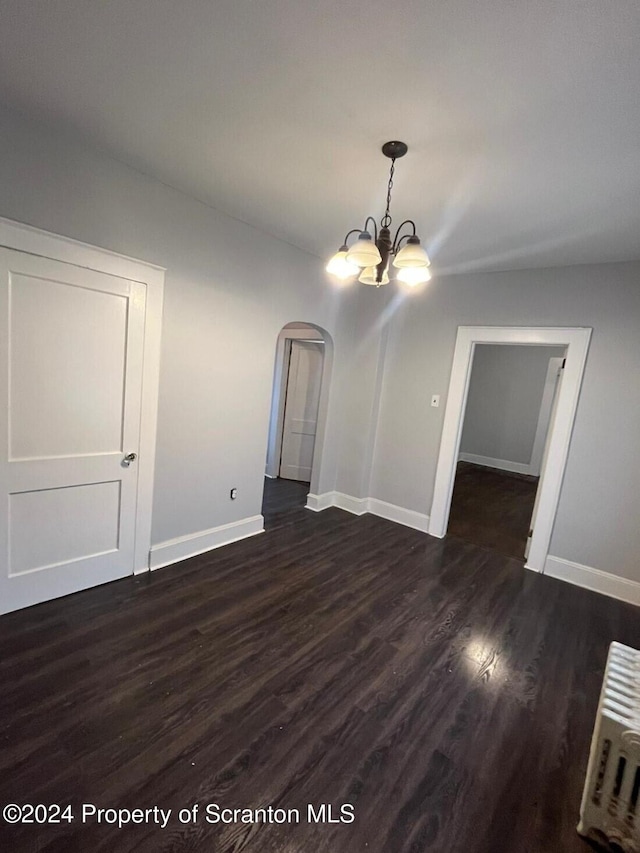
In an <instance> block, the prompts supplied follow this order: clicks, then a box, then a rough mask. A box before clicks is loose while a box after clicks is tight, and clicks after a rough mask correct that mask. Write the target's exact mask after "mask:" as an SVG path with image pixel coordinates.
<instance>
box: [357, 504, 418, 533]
mask: <svg viewBox="0 0 640 853" xmlns="http://www.w3.org/2000/svg"><path fill="white" fill-rule="evenodd" d="M368 505H369V512H370V513H372V514H373V515H378V516H380V518H386V519H387V520H388V521H395V522H396V523H397V524H403V525H404V526H405V527H412V528H413V529H414V530H420V531H422V533H428V532H429V516H428V515H425V513H423V512H416V511H415V510H414V509H405V508H404V507H403V506H396V504H390V503H387V502H386V501H380V500H378V498H369V501H368Z"/></svg>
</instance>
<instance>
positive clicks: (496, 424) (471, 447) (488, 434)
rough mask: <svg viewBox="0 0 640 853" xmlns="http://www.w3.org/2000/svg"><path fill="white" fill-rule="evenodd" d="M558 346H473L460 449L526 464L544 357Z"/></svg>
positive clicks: (559, 350)
mask: <svg viewBox="0 0 640 853" xmlns="http://www.w3.org/2000/svg"><path fill="white" fill-rule="evenodd" d="M564 352H565V348H564V347H533V346H501V345H497V344H478V345H477V346H476V348H475V353H474V357H473V367H472V370H471V380H470V382H469V395H468V397H467V407H466V410H465V415H464V427H463V430H462V438H461V441H460V452H461V453H473V454H474V455H477V456H488V457H490V458H492V459H501V460H505V461H507V462H520V463H524V464H527V465H528V464H529V462H530V461H531V451H532V450H533V442H534V439H535V435H536V427H537V424H538V415H539V414H540V404H541V402H542V392H543V390H544V384H545V379H546V376H547V369H548V367H549V359H550V358H557V357H559V356H563V355H564Z"/></svg>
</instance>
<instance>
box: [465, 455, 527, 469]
mask: <svg viewBox="0 0 640 853" xmlns="http://www.w3.org/2000/svg"><path fill="white" fill-rule="evenodd" d="M458 459H459V460H460V462H473V464H474V465H484V466H485V467H486V468H498V469H499V470H500V471H512V472H513V473H514V474H531V473H532V471H531V465H529V464H528V463H526V462H510V461H509V460H508V459H494V458H493V457H491V456H478V454H477V453H460V454H458Z"/></svg>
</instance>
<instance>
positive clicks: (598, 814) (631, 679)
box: [578, 643, 640, 853]
mask: <svg viewBox="0 0 640 853" xmlns="http://www.w3.org/2000/svg"><path fill="white" fill-rule="evenodd" d="M578 832H579V833H580V834H581V835H585V836H587V837H589V838H592V839H594V840H595V841H600V842H603V841H605V842H610V843H611V844H614V845H617V846H618V848H619V849H622V850H624V851H625V853H640V652H638V651H636V650H635V649H630V648H629V647H628V646H623V645H621V644H620V643H611V646H610V648H609V657H608V658H607V668H606V670H605V673H604V681H603V684H602V692H601V694H600V704H599V705H598V715H597V717H596V723H595V726H594V730H593V738H592V740H591V752H590V753H589V766H588V768H587V778H586V780H585V785H584V792H583V795H582V804H581V806H580V823H579V824H578Z"/></svg>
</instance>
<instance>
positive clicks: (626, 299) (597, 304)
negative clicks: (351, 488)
mask: <svg viewBox="0 0 640 853" xmlns="http://www.w3.org/2000/svg"><path fill="white" fill-rule="evenodd" d="M454 236H455V235H454ZM454 236H452V237H451V239H454ZM460 325H464V326H474V325H485V326H500V325H503V326H506V325H513V326H592V327H593V335H592V338H591V344H590V348H589V354H588V357H587V363H586V368H585V375H584V381H583V385H582V393H581V396H580V401H579V404H578V410H577V414H576V423H575V427H574V431H573V437H572V441H571V446H570V451H569V458H568V462H567V469H566V473H565V477H564V483H563V486H562V492H561V495H560V503H559V506H558V514H557V517H556V523H555V526H554V531H553V538H552V541H551V550H550V553H551V554H552V555H553V556H556V557H562V558H564V559H567V560H572V561H575V562H577V563H581V564H583V565H587V566H591V567H594V568H597V569H601V570H603V571H608V572H612V573H613V574H618V575H620V576H622V577H627V578H631V579H632V580H638V581H640V561H639V558H638V555H639V554H640V524H639V523H638V519H639V518H640V488H638V484H639V483H640V452H639V443H638V442H639V436H640V381H638V377H639V376H640V263H638V262H634V263H624V264H606V265H601V266H598V265H594V266H574V267H562V268H555V269H539V270H523V271H516V272H500V273H485V274H475V275H474V274H468V275H464V276H450V277H441V278H438V277H437V276H436V277H434V279H433V281H431V282H430V283H429V285H428V288H427V290H426V291H424V292H423V294H422V295H421V296H419V297H418V298H416V299H415V300H411V302H409V301H407V302H406V303H405V304H404V306H402V307H401V308H400V309H399V310H398V311H397V312H396V314H395V319H394V324H393V327H392V329H391V334H390V339H389V351H388V356H387V360H386V364H385V375H384V382H383V390H382V404H381V416H380V421H379V425H378V435H377V441H376V452H375V457H374V470H373V474H372V496H373V497H376V498H379V499H381V500H385V501H389V502H390V503H394V504H398V505H399V506H402V507H407V508H408V509H413V510H417V511H418V512H426V513H429V512H430V509H431V501H432V498H433V485H434V479H435V471H436V464H437V458H438V449H439V445H440V438H441V433H442V422H443V417H444V410H445V406H444V404H445V403H446V393H447V389H448V385H449V378H450V374H451V366H452V362H453V350H454V345H455V340H456V332H457V328H458V326H460ZM433 393H440V394H442V404H441V406H440V408H438V409H434V408H431V406H430V396H431V394H433Z"/></svg>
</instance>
